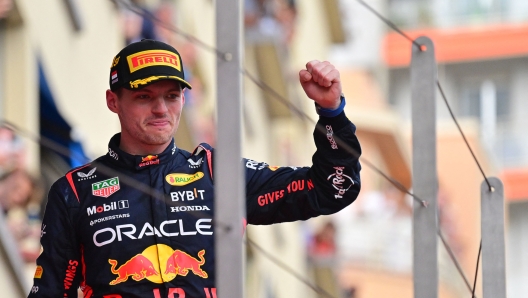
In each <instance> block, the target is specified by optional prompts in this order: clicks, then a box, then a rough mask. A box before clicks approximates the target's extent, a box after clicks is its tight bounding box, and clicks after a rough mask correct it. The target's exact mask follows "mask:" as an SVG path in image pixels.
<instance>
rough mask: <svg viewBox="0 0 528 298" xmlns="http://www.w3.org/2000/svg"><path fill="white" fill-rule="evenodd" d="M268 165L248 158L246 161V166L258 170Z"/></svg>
mask: <svg viewBox="0 0 528 298" xmlns="http://www.w3.org/2000/svg"><path fill="white" fill-rule="evenodd" d="M268 166H269V165H268V164H267V163H265V162H258V161H255V160H252V159H248V160H247V161H246V168H248V169H252V170H256V171H260V170H262V169H264V168H266V167H268Z"/></svg>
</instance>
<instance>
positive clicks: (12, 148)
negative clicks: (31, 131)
mask: <svg viewBox="0 0 528 298" xmlns="http://www.w3.org/2000/svg"><path fill="white" fill-rule="evenodd" d="M25 157H26V155H25V148H24V146H23V144H22V141H21V140H20V138H19V137H18V136H17V135H16V134H15V132H14V131H13V130H12V129H11V128H9V127H7V126H0V209H1V210H2V212H4V214H5V219H6V221H7V222H6V224H7V226H8V228H9V230H10V231H11V233H12V235H13V237H14V239H15V241H16V243H17V245H18V247H19V249H20V252H21V255H22V257H23V258H24V260H25V261H27V262H33V261H35V259H36V258H37V256H38V254H39V250H40V244H39V242H40V224H41V218H40V204H41V201H42V197H43V195H44V189H43V187H42V185H41V183H40V180H38V179H35V178H34V177H32V176H31V175H30V174H29V173H28V172H27V171H26V170H25V163H26V160H25Z"/></svg>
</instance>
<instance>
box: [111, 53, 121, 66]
mask: <svg viewBox="0 0 528 298" xmlns="http://www.w3.org/2000/svg"><path fill="white" fill-rule="evenodd" d="M119 58H121V57H120V56H117V57H115V58H114V60H112V66H110V68H112V67H115V66H116V65H117V63H119Z"/></svg>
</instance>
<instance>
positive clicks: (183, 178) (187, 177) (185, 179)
mask: <svg viewBox="0 0 528 298" xmlns="http://www.w3.org/2000/svg"><path fill="white" fill-rule="evenodd" d="M203 176H204V173H203V172H196V173H194V174H183V173H171V174H168V175H167V176H165V181H167V183H168V184H170V185H173V186H183V185H187V184H189V183H193V182H194V181H197V180H200V179H202V177H203Z"/></svg>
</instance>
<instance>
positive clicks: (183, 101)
mask: <svg viewBox="0 0 528 298" xmlns="http://www.w3.org/2000/svg"><path fill="white" fill-rule="evenodd" d="M181 98H182V106H183V105H185V92H183V90H182V93H181Z"/></svg>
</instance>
